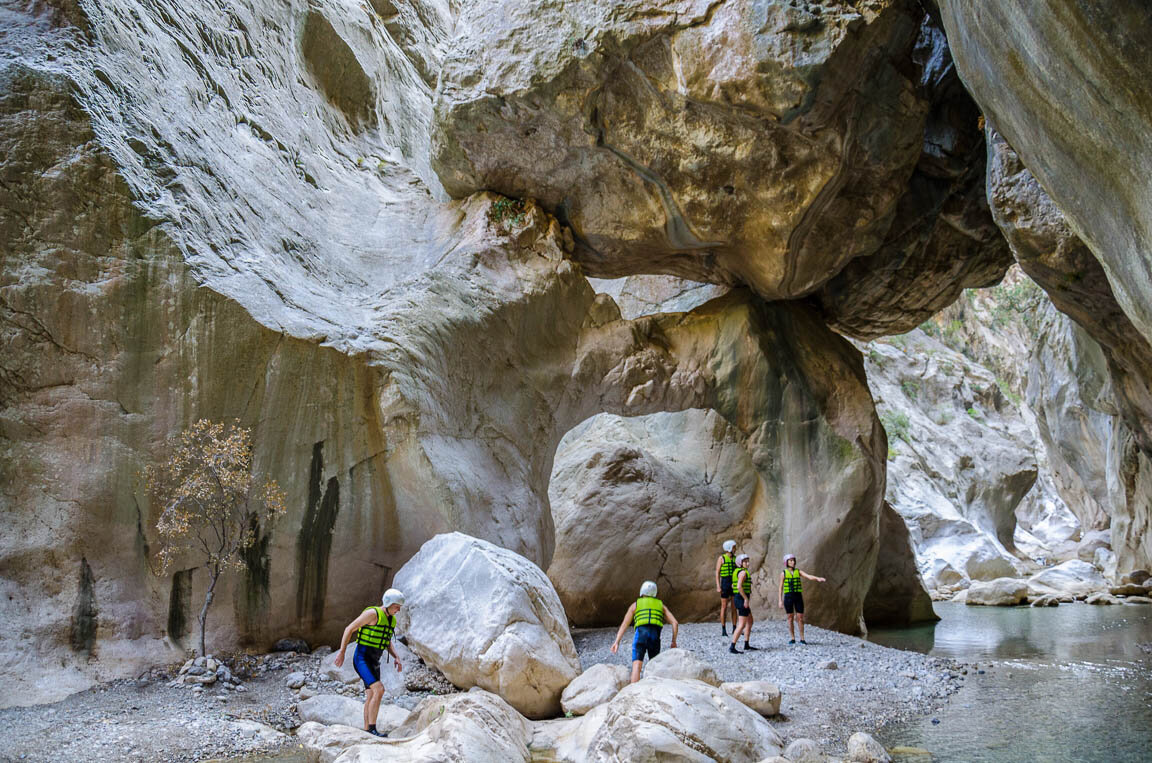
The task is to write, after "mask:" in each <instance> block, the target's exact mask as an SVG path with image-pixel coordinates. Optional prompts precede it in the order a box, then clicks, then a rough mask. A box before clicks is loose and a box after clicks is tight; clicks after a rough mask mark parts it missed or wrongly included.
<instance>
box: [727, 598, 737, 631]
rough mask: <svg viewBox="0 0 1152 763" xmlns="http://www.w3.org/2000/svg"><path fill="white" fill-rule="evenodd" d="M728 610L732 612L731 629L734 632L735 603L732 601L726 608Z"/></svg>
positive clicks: (735, 620) (735, 619)
mask: <svg viewBox="0 0 1152 763" xmlns="http://www.w3.org/2000/svg"><path fill="white" fill-rule="evenodd" d="M728 608H729V609H730V610H732V629H733V630H735V629H736V622H737V618H736V602H735V601H733V602H732V603H731V604H730V605H729V607H728Z"/></svg>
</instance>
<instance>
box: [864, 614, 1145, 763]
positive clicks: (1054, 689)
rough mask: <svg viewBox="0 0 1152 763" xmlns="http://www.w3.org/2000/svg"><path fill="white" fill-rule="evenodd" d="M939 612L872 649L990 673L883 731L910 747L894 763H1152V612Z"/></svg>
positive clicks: (886, 740) (883, 737)
mask: <svg viewBox="0 0 1152 763" xmlns="http://www.w3.org/2000/svg"><path fill="white" fill-rule="evenodd" d="M935 607H936V614H938V615H939V616H940V617H941V620H940V622H939V623H936V624H935V626H931V625H929V626H920V627H915V628H905V629H901V630H891V631H889V630H878V631H873V632H872V633H870V634H869V640H871V641H874V642H876V643H880V644H884V645H885V646H890V647H895V648H898V649H909V650H913V651H918V652H924V653H926V654H931V655H936V656H940V657H952V658H956V659H958V660H962V661H964V662H975V663H977V664H978V666H979V669H980V670H984V673H982V674H981V673H979V672H977V671H975V670H970V671H969V675H968V676H966V677H965V685H964V687H963V688H962V689H961V690H960V691H959V692H958V693H957V694H955V695H954V696H953V697H952V699H951V700H950V701H949V702H948V703H947V705H946V706H945V707H944V708H943V709H941V710H940V711H939V712H937V713H935V714H934V715H932V716H928V717H924V718H921V719H917V720H914V721H910V722H908V723H903V724H894V725H892V726H888V727H885V728H884V729H882V730H881V731H880V732H879V733H878V734H877V738H878V739H879V741H881V742H882V743H883V744H884V746H885V747H888V748H890V749H891V748H906V751H905V752H903V753H902V754H899V755H894V756H893V757H894V759H895V760H897V761H917V763H927V761H929V760H931V761H939V762H940V763H986V762H987V763H1008V762H1011V763H1016V762H1017V761H1027V762H1030V761H1036V763H1040V762H1041V761H1043V762H1044V763H1062V762H1064V761H1068V762H1069V763H1071V762H1073V761H1075V762H1077V763H1078V762H1080V761H1093V763H1095V762H1096V761H1102V762H1105V761H1106V762H1107V763H1149V762H1150V761H1152V654H1150V653H1149V652H1148V651H1146V650H1152V606H1148V605H1124V606H1089V605H1087V604H1062V605H1060V606H1059V607H1045V608H1036V609H1033V608H1030V607H969V606H966V605H964V604H953V603H951V602H941V603H937V604H936V605H935ZM1141 645H1143V648H1142V647H1141ZM933 721H936V722H935V723H934V722H933ZM907 748H913V749H907ZM915 749H919V750H926V751H928V752H929V753H931V756H930V757H929V755H926V754H924V753H923V752H916V751H915Z"/></svg>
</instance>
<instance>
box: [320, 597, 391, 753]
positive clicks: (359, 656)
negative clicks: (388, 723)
mask: <svg viewBox="0 0 1152 763" xmlns="http://www.w3.org/2000/svg"><path fill="white" fill-rule="evenodd" d="M381 604H382V605H383V606H380V607H368V608H367V609H365V610H364V612H363V613H361V615H360V616H359V617H357V618H356V619H355V620H353V621H352V622H350V623H348V627H347V628H345V629H344V635H343V636H341V637H340V653H339V654H337V655H336V667H341V666H342V665H343V664H344V650H345V649H347V647H348V642H349V641H355V642H356V651H355V652H354V653H353V654H352V665H353V667H355V668H356V674H357V675H359V676H360V678H361V680H363V681H364V689H365V694H366V696H365V699H364V729H365V730H366V731H367V732H368V733H369V734H374V735H375V736H378V737H383V736H388V735H387V734H383V733H381V732H379V731H377V730H376V715H377V713H379V712H380V700H382V699H383V698H384V684H382V683H381V682H380V658H381V657H382V656H383V655H384V650H385V649H387V650H388V654H390V655H392V662H393V663H395V665H396V670H397V671H399V670H402V669H403V668H402V666H401V665H400V657H399V656H398V655H397V654H396V650H395V649H394V648H393V646H392V634H393V633H395V632H396V613H397V612H399V611H400V607H402V606H403V605H404V594H402V593H401V592H400V591H397V590H396V589H395V588H389V589H388V590H387V591H385V592H384V597H383V600H382V601H381Z"/></svg>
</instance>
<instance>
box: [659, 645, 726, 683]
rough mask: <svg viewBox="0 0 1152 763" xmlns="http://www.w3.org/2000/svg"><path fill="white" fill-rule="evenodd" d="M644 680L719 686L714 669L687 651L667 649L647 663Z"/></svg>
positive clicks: (718, 678) (718, 679)
mask: <svg viewBox="0 0 1152 763" xmlns="http://www.w3.org/2000/svg"><path fill="white" fill-rule="evenodd" d="M644 676H645V678H673V679H677V680H681V681H685V680H693V681H703V682H704V683H706V684H711V685H713V686H719V685H720V677H719V676H718V675H716V669H715V668H713V667H712V666H711V665H709V664H708V663H707V662H705V661H704V660H702V659H700V658H699V657H697V656H696V655H694V654H692V652H689V651H688V650H687V649H667V650H665V651H663V652H661V653H660V654H658V655H656V656H655V657H653V658H652V659H651V660H649V661H648V665H647V667H645V668H644Z"/></svg>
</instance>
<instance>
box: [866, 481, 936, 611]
mask: <svg viewBox="0 0 1152 763" xmlns="http://www.w3.org/2000/svg"><path fill="white" fill-rule="evenodd" d="M880 547H881V548H882V549H884V551H883V553H881V554H880V555H879V556H878V557H877V559H876V576H875V577H874V578H873V579H872V588H871V589H869V591H868V596H867V598H866V599H864V622H865V624H866V625H868V626H869V627H872V626H890V627H893V626H894V627H904V626H907V625H910V624H912V623H919V622H931V621H935V620H939V619H940V618H939V617H937V615H936V612H935V611H934V610H933V609H932V597H931V596H929V594H928V591H927V590H925V587H924V578H923V577H922V576H921V575H920V570H919V569H918V568H917V565H916V562H917V559H916V553H915V551H914V550H913V547H912V542H911V539H910V538H909V534H908V526H907V525H906V524H905V523H904V519H903V518H902V517H901V516H900V515H899V514H897V513H896V511H895V510H894V509H893V508H892V506H890V505H889V504H888V503H887V502H885V504H884V508H883V510H882V511H881V513H880ZM936 579H937V582H939V580H940V576H939V575H937V576H936Z"/></svg>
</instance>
